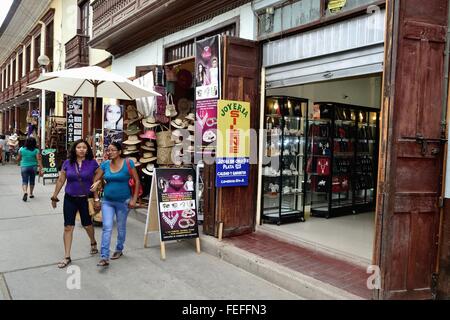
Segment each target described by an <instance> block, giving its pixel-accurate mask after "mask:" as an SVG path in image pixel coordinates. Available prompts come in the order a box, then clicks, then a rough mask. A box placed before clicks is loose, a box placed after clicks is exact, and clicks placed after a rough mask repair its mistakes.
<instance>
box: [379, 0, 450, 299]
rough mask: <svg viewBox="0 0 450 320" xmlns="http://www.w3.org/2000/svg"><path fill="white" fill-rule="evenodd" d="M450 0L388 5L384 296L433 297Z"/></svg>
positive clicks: (403, 0) (382, 181)
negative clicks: (445, 52)
mask: <svg viewBox="0 0 450 320" xmlns="http://www.w3.org/2000/svg"><path fill="white" fill-rule="evenodd" d="M447 6H448V1H447V0H429V1H422V0H392V1H388V5H387V17H388V23H387V34H386V64H385V79H384V80H385V82H384V92H383V94H384V96H383V110H382V134H381V144H380V149H381V150H380V171H379V184H378V186H379V195H378V199H377V231H376V234H377V235H378V236H377V239H376V244H375V255H374V261H375V263H376V264H378V265H379V266H380V270H381V280H382V283H381V290H379V291H378V292H377V296H376V298H379V299H430V298H432V297H433V280H432V279H433V274H434V272H435V267H436V259H437V249H438V232H439V214H440V208H439V207H440V204H439V203H440V201H439V198H440V196H441V179H442V168H443V150H444V145H443V144H442V140H441V139H442V138H444V136H443V132H444V131H443V128H442V126H441V121H442V98H443V95H444V90H443V81H444V51H445V41H446V26H447V12H448V10H447Z"/></svg>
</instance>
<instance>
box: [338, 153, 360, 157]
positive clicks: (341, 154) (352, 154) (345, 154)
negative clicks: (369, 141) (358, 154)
mask: <svg viewBox="0 0 450 320" xmlns="http://www.w3.org/2000/svg"><path fill="white" fill-rule="evenodd" d="M334 155H335V157H353V156H354V155H355V153H354V152H335V153H334Z"/></svg>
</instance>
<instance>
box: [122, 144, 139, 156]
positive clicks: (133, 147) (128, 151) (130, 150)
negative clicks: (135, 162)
mask: <svg viewBox="0 0 450 320" xmlns="http://www.w3.org/2000/svg"><path fill="white" fill-rule="evenodd" d="M137 152H139V150H138V148H137V147H136V145H131V146H126V147H125V150H124V151H123V154H124V155H128V154H132V153H137Z"/></svg>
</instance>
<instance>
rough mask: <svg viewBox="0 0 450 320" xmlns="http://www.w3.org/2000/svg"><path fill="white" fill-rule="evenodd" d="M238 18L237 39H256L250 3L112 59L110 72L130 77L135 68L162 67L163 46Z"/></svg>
mask: <svg viewBox="0 0 450 320" xmlns="http://www.w3.org/2000/svg"><path fill="white" fill-rule="evenodd" d="M236 17H239V21H240V22H239V31H240V32H239V37H241V38H244V39H249V40H255V39H256V36H257V34H256V32H257V20H256V17H255V15H254V14H253V11H252V6H251V3H248V4H246V5H244V6H241V7H239V8H236V9H234V10H231V11H229V12H227V13H224V14H222V15H220V16H217V17H215V18H213V19H211V20H209V21H206V22H203V23H200V24H197V25H195V26H193V27H190V28H188V29H185V30H182V31H179V32H177V33H174V34H171V35H169V36H167V37H164V38H161V39H158V40H157V41H154V42H152V43H149V44H147V45H145V46H143V47H140V48H139V49H137V50H135V51H133V52H130V53H129V54H127V55H124V56H121V57H119V58H117V59H114V60H113V62H112V71H113V72H114V73H117V74H120V75H122V76H124V77H127V78H128V77H132V76H134V75H135V72H136V66H145V65H152V64H156V65H162V64H163V63H164V46H165V45H167V44H171V43H174V42H177V41H180V40H183V39H187V38H189V37H190V36H191V35H193V34H196V33H199V32H202V31H204V30H206V29H209V28H213V27H214V26H216V25H218V24H220V23H222V22H225V21H227V20H230V19H233V18H236Z"/></svg>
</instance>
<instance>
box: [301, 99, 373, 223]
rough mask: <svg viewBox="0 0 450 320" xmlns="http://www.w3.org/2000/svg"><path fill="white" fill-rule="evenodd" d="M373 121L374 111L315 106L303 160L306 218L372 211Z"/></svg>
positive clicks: (325, 105) (354, 107)
mask: <svg viewBox="0 0 450 320" xmlns="http://www.w3.org/2000/svg"><path fill="white" fill-rule="evenodd" d="M378 122H379V111H378V110H377V109H371V108H366V107H360V106H353V105H346V104H339V103H329V102H321V103H315V104H314V108H313V118H312V119H309V121H308V123H309V126H308V127H309V132H308V144H307V161H306V173H307V176H308V177H307V189H308V193H309V194H308V195H309V199H310V202H311V216H319V217H325V218H330V217H333V216H338V215H345V214H354V213H358V212H365V211H370V210H373V209H374V208H375V194H376V190H375V188H376V172H377V168H376V164H377V163H378V159H377V156H378Z"/></svg>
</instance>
